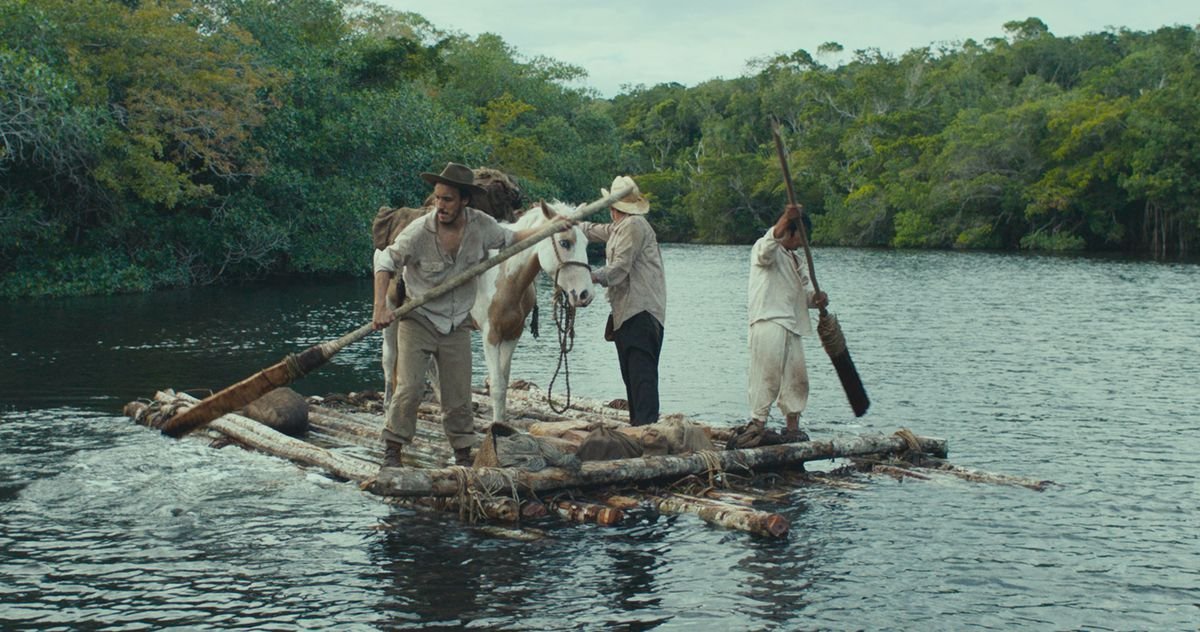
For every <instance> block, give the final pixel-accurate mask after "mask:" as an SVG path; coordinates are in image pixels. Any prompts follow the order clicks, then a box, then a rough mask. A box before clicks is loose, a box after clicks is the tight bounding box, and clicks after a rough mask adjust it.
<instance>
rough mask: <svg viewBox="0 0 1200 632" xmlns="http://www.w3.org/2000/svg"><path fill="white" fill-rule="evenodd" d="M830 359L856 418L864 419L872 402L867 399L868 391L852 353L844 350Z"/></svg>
mask: <svg viewBox="0 0 1200 632" xmlns="http://www.w3.org/2000/svg"><path fill="white" fill-rule="evenodd" d="M829 359H830V360H832V361H833V368H834V369H835V370H836V371H837V375H838V379H839V380H841V382H842V390H843V391H845V392H846V399H847V400H849V402H850V408H851V409H852V410H853V411H854V416H855V417H862V416H863V415H865V414H867V408H868V407H870V406H871V400H870V399H868V398H867V389H865V388H863V383H862V379H860V378H859V377H858V369H856V368H854V360H852V359H850V352H849V351H845V350H843V351H842V353H840V354H838V355H831V356H829Z"/></svg>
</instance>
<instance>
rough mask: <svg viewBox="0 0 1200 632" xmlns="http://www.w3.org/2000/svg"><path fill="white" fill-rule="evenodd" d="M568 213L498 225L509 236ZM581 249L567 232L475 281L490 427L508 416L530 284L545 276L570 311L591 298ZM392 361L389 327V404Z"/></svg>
mask: <svg viewBox="0 0 1200 632" xmlns="http://www.w3.org/2000/svg"><path fill="white" fill-rule="evenodd" d="M551 207H553V208H551ZM428 210H429V209H420V210H419V211H417V210H414V211H412V212H410V213H408V215H409V216H410V217H408V218H407V219H408V221H411V220H412V219H415V218H416V217H419V216H420V215H423V214H424V212H427V211H428ZM573 210H574V208H573V207H571V206H569V205H566V204H563V203H561V202H557V201H555V202H552V203H551V204H550V206H547V205H546V204H544V203H543V204H541V205H540V206H539V207H535V208H532V209H529V210H527V211H525V212H524V213H522V214H521V216H520V218H519V219H517V221H516V222H513V223H512V224H504V223H502V225H503V226H506V227H508V228H510V229H512V230H514V231H519V230H524V229H526V228H538V227H540V226H543V225H544V224H545V223H546V222H548V221H551V220H553V219H554V214H555V213H556V212H557V213H558V214H560V215H566V214H569V213H570V212H572V211H573ZM405 211H409V209H405ZM405 223H407V222H405ZM402 229H403V226H399V227H398V228H397V230H396V234H399V230H402ZM586 248H587V237H586V236H585V235H584V234H583V231H582V230H581V229H580V228H578V227H571V228H568V229H567V230H564V231H561V232H559V233H555V234H554V235H553V236H552V237H548V238H546V239H543V240H542V241H541V242H539V243H538V244H537V245H535V246H533V247H532V248H528V249H526V250H523V251H521V252H519V253H517V254H516V255H514V256H513V257H511V258H509V259H507V260H506V261H504V262H503V263H501V264H500V265H498V266H496V267H494V268H491V269H489V270H487V271H486V272H484V273H483V274H482V275H480V278H479V280H478V282H477V283H476V293H475V305H474V307H473V308H472V309H471V318H472V319H473V320H474V321H475V324H476V325H477V326H478V327H479V331H480V333H481V334H482V338H483V356H484V359H485V360H486V362H487V368H488V384H489V393H490V395H491V399H492V420H493V421H503V420H504V417H505V415H506V413H507V409H508V382H509V378H510V372H511V370H512V358H513V352H514V350H515V349H516V347H517V341H518V340H519V339H520V338H521V333H522V331H523V330H524V328H525V321H526V320H527V319H528V317H529V313H530V312H531V311H533V308H534V306H535V304H536V299H537V297H536V294H535V292H534V289H533V282H534V280H535V279H536V278H537V275H538V273H539V272H545V273H546V274H547V275H548V276H549V277H550V278H551V279H553V280H554V285H555V288H554V291H555V293H556V295H557V300H562V301H565V302H566V304H567V305H569V306H571V307H584V306H586V305H588V304H589V303H591V302H592V299H593V298H594V297H595V294H596V291H595V287H594V286H593V285H592V274H591V267H590V266H589V265H588V262H587V252H586ZM493 254H494V253H493ZM397 299H398V296H397V295H396V294H394V293H392V292H389V293H388V309H395V308H396V307H397V305H398V304H399V303H398V300H397ZM395 361H396V326H395V325H394V324H393V325H391V326H389V327H388V328H387V329H386V330H384V336H383V374H384V378H385V380H386V386H385V393H384V397H385V400H390V399H391V395H392V393H393V391H394V389H395Z"/></svg>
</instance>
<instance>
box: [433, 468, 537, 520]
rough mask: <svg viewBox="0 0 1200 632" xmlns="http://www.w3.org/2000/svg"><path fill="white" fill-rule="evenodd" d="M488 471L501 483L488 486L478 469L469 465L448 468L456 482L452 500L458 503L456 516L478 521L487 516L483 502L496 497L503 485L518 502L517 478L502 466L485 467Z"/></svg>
mask: <svg viewBox="0 0 1200 632" xmlns="http://www.w3.org/2000/svg"><path fill="white" fill-rule="evenodd" d="M487 469H488V470H489V471H490V472H493V473H495V474H496V475H497V476H498V477H499V478H500V480H502V481H503V484H499V485H496V486H495V487H494V488H489V487H487V486H486V485H484V483H483V479H482V478H480V477H479V474H478V473H477V472H478V470H476V469H475V468H471V467H463V466H460V465H454V466H451V467H450V468H449V470H450V471H451V472H452V473H453V474H454V479H455V481H456V482H457V483H458V491H457V492H455V494H454V500H455V501H456V503H457V504H458V517H459V518H460V519H462V520H466V521H467V522H471V523H475V522H479V520H480V519H481V518H485V517H486V516H487V514H486V512H485V510H484V507H483V505H484V502H485V501H487V500H491V499H494V498H498V497H499V496H500V495H501V494H500V493H501V492H502V491H503V489H504V487H505V486H507V487H508V492H509V493H508V495H509V497H510V498H512V499H513V500H515V501H518V502H520V499H521V497H520V495H519V494H518V493H517V479H516V478H515V477H514V476H513V475H512V473H510V472H508V471H506V470H505V469H504V468H487Z"/></svg>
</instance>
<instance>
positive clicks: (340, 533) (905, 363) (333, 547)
mask: <svg viewBox="0 0 1200 632" xmlns="http://www.w3.org/2000/svg"><path fill="white" fill-rule="evenodd" d="M747 253H748V249H747V248H746V247H733V246H728V247H721V246H716V247H714V246H665V247H664V260H665V264H666V267H667V274H668V317H667V325H666V338H665V345H664V351H663V364H662V381H663V385H662V389H661V390H662V392H663V409H664V410H668V411H682V412H687V413H691V414H696V415H699V416H701V417H703V418H705V419H709V420H713V421H716V422H719V423H736V422H738V421H739V420H741V419H742V418H743V417H744V415H745V380H746V374H745V366H746V350H745V346H746V326H745V285H746V276H747V273H746V268H745V266H746V255H747ZM816 259H817V265H818V275H819V279H820V281H821V283H822V286H823V289H825V290H826V291H828V292H829V294H830V297H831V299H832V309H833V311H835V312H836V313H838V315H839V317H840V318H841V322H842V328H843V330H844V332H845V334H846V337H847V341H848V344H849V346H850V350H851V353H852V354H853V357H854V360H855V363H856V365H857V367H858V369H859V372H860V374H861V376H862V379H863V382H864V383H865V385H866V387H867V389H868V391H869V393H870V395H871V398H872V402H873V403H872V408H871V412H870V413H869V414H868V415H867V416H866V417H863V418H861V419H855V418H854V417H853V416H852V414H851V413H850V411H849V408H848V406H847V404H846V402H845V399H844V397H843V396H842V394H841V392H840V386H839V385H838V383H837V378H836V375H835V374H834V373H833V371H832V370H831V367H830V366H829V363H828V360H827V358H825V356H824V353H823V352H822V351H821V349H820V348H819V346H818V345H816V344H815V343H814V344H810V345H809V346H808V349H807V351H808V355H809V366H810V373H811V376H812V380H813V397H812V402H811V405H810V409H809V411H808V412H807V413H806V416H805V423H806V425H807V427H808V428H809V431H810V432H811V433H813V434H814V435H829V434H834V433H843V432H854V433H857V432H861V431H864V430H881V431H887V432H891V431H893V430H895V429H897V428H899V427H909V428H912V429H913V430H915V431H917V432H919V433H921V434H928V435H934V436H942V437H946V438H948V439H949V441H950V449H951V458H952V460H953V461H954V462H955V463H958V464H960V465H965V466H968V467H974V468H978V469H984V470H991V471H997V472H1004V473H1013V474H1019V475H1025V476H1030V477H1037V478H1046V479H1052V480H1055V481H1057V482H1058V483H1060V486H1059V487H1056V488H1053V489H1051V490H1049V491H1047V492H1044V493H1034V492H1030V491H1028V490H1025V489H1020V488H1011V489H1010V488H1003V487H995V486H985V485H979V484H973V483H967V482H964V481H961V480H958V479H946V478H935V479H933V480H931V481H928V482H914V481H908V482H905V483H903V484H900V483H896V482H895V481H893V480H892V479H889V478H876V479H871V480H869V481H867V480H864V481H862V482H863V483H864V485H863V486H862V487H861V488H860V489H839V488H805V489H800V490H797V491H795V492H792V493H791V494H790V495H789V496H788V497H787V498H786V500H784V501H781V502H779V503H778V505H777V506H774V507H772V509H774V510H777V511H780V512H781V513H783V514H784V515H785V516H787V517H788V518H789V519H790V520H791V521H792V524H793V529H792V533H791V536H790V537H789V539H788V540H786V541H783V542H777V541H767V540H762V539H758V538H754V537H752V536H748V535H745V534H742V533H735V532H726V531H722V530H719V529H716V528H713V527H710V526H708V525H705V524H704V523H702V522H701V521H700V520H699V519H697V518H695V517H691V516H680V517H658V516H653V515H645V514H635V515H634V516H632V517H631V519H630V520H628V521H627V523H626V524H624V525H622V526H619V527H611V528H602V527H596V526H589V525H567V524H562V523H557V522H554V521H546V522H545V523H542V524H538V525H537V526H538V527H539V528H543V529H545V530H546V531H547V537H546V538H545V539H543V540H540V541H537V542H532V543H529V542H517V541H510V540H506V539H501V538H496V537H494V536H492V535H489V534H487V533H484V532H482V531H480V530H478V529H475V528H473V527H471V526H469V525H464V524H462V523H460V522H458V521H457V520H454V519H452V518H449V517H447V516H444V515H441V514H430V513H426V512H422V511H416V510H411V509H407V508H396V507H392V506H390V505H387V504H385V503H382V502H380V501H378V500H377V499H374V498H372V497H369V496H367V495H365V494H363V493H362V492H360V491H358V489H357V488H356V487H354V486H353V485H348V484H344V483H339V482H335V481H331V480H329V479H327V478H325V477H324V476H321V475H319V474H317V473H315V472H308V471H305V470H301V469H299V468H296V467H294V466H292V465H290V464H287V463H284V462H281V461H279V460H277V459H274V458H271V457H266V456H263V455H258V454H253V453H247V452H244V451H241V450H236V449H224V450H212V449H210V448H208V447H207V446H205V445H203V444H202V443H201V442H199V441H191V440H186V441H174V440H170V439H166V438H163V437H161V436H160V435H157V434H155V433H153V432H150V431H148V430H145V429H143V428H140V427H137V426H134V425H133V424H131V423H129V422H128V421H127V420H125V419H123V418H121V417H120V416H119V409H120V406H121V405H122V404H123V403H124V402H126V401H128V400H131V399H136V398H140V397H148V396H149V395H151V394H152V392H153V391H154V390H155V389H157V388H164V387H173V388H177V389H190V390H192V392H195V393H198V394H203V392H204V389H213V388H220V387H223V386H225V385H228V384H229V383H231V382H233V381H235V380H237V379H241V378H243V377H246V376H247V375H250V374H251V373H253V372H254V371H256V370H258V369H260V368H262V367H264V366H266V365H268V364H271V363H273V362H275V361H277V360H278V359H279V358H280V357H282V356H283V355H284V354H285V353H287V352H291V351H296V350H299V349H303V348H305V347H307V346H309V345H312V344H314V343H316V342H320V341H323V340H326V339H330V338H333V337H336V336H339V335H341V334H343V333H345V332H347V331H350V330H352V329H354V328H357V327H358V326H359V325H360V324H362V323H363V322H365V321H366V319H367V318H368V317H369V296H370V285H369V283H368V282H366V281H323V282H303V283H287V284H273V285H263V286H254V287H242V288H217V289H214V288H205V289H197V290H188V291H179V292H165V293H159V294H154V295H149V296H131V297H108V298H80V299H67V300H56V301H35V302H22V303H14V304H7V305H5V306H4V307H3V309H2V310H0V358H3V359H4V360H5V362H4V363H3V364H2V365H0V446H2V448H3V449H2V450H0V576H3V577H5V581H3V582H0V627H4V628H20V627H28V628H39V629H54V628H60V629H77V628H79V627H96V626H101V625H103V626H110V627H128V628H139V627H140V628H146V627H149V628H158V627H169V626H177V627H182V628H191V627H202V626H208V627H253V628H279V629H296V628H313V627H334V626H336V627H339V628H346V629H380V628H382V629H394V628H403V627H417V628H420V627H439V628H441V627H452V628H457V627H468V626H469V627H479V628H516V627H520V628H532V629H578V628H580V627H586V628H599V627H608V626H618V627H623V628H634V629H643V628H650V627H665V628H684V627H689V626H700V627H703V628H706V629H712V628H719V629H778V628H800V629H812V628H817V629H823V628H831V629H848V628H849V629H854V628H867V629H878V628H896V627H903V628H909V629H911V628H917V627H929V628H933V629H961V628H967V627H982V628H993V629H1012V628H1015V627H1020V628H1035V629H1064V628H1071V629H1074V628H1089V629H1181V628H1189V629H1190V628H1194V627H1195V622H1196V621H1197V620H1200V589H1197V586H1200V543H1198V541H1197V538H1196V533H1197V526H1200V525H1197V522H1196V515H1197V514H1196V508H1197V506H1200V480H1198V478H1197V467H1196V465H1197V460H1196V457H1195V454H1197V452H1198V448H1200V439H1197V437H1198V436H1200V433H1198V431H1200V414H1197V412H1196V411H1197V410H1200V389H1197V388H1196V383H1195V376H1196V375H1197V374H1200V360H1198V357H1200V356H1198V354H1197V353H1196V350H1197V349H1200V333H1198V331H1197V327H1196V323H1197V315H1198V314H1200V309H1197V308H1198V306H1200V281H1198V279H1200V276H1197V273H1196V268H1195V267H1194V266H1189V265H1182V264H1154V263H1146V262H1137V261H1114V260H1104V259H1075V258H1056V257H1024V256H1013V255H995V254H985V253H953V252H934V253H924V252H912V253H908V252H881V251H867V250H836V249H823V250H820V251H818V252H817V253H816ZM540 291H541V293H542V305H543V308H545V309H548V307H549V301H548V300H547V298H546V296H545V295H546V292H547V288H546V287H545V286H544V284H543V285H542V287H541V288H540ZM544 315H545V314H544ZM605 315H606V310H605V308H604V305H603V303H599V302H598V303H596V304H594V305H593V307H592V308H590V309H587V310H584V311H581V312H580V313H579V315H578V319H577V323H578V336H577V339H576V344H575V351H574V352H573V355H572V357H571V363H570V366H571V373H570V379H571V385H572V391H573V392H574V393H576V394H581V395H586V396H589V397H596V398H601V399H610V398H615V397H620V396H622V394H623V390H624V389H623V387H622V385H621V381H620V376H619V373H618V371H617V369H616V358H615V352H614V351H613V350H612V347H611V345H610V344H608V343H605V342H603V340H602V339H601V331H602V326H603V320H604V317H605ZM544 322H545V323H546V324H548V323H549V322H550V321H548V320H545V321H544ZM546 324H544V325H543V327H542V330H543V335H542V336H541V337H540V338H539V339H537V340H534V339H532V338H530V337H528V336H526V339H525V340H523V342H522V347H521V349H519V350H518V352H517V356H516V358H515V361H514V369H513V373H514V375H516V376H519V377H523V378H526V379H530V380H532V381H533V382H535V383H537V384H541V385H543V386H544V385H545V384H547V383H548V382H549V381H550V377H551V375H552V374H553V370H554V366H555V364H556V361H557V356H556V350H557V341H556V340H555V339H554V335H553V331H552V330H551V329H550V328H548V327H547V326H546ZM377 344H378V341H377V339H371V340H370V341H364V342H361V343H358V344H356V345H354V346H352V347H351V348H350V349H347V350H345V351H343V352H342V353H341V354H339V355H338V356H337V357H336V358H334V360H333V361H332V362H331V363H330V364H329V365H327V366H325V367H322V368H321V369H320V370H319V371H317V372H316V373H314V374H313V375H310V376H308V377H306V378H304V379H303V380H302V381H301V382H299V383H297V384H296V385H295V387H296V388H297V390H300V391H301V392H303V393H306V394H322V393H326V392H331V391H347V390H356V389H362V388H378V387H379V382H380V378H379V370H378V366H377V357H376V353H377ZM480 362H481V360H480ZM482 375H483V370H482V365H481V364H478V365H477V366H476V380H477V381H481V380H482ZM562 379H563V376H560V377H559V382H558V384H562Z"/></svg>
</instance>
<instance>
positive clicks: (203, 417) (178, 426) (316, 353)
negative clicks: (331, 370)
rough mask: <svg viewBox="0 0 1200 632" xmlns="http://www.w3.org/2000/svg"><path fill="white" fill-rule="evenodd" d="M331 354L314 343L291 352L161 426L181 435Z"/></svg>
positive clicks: (165, 431) (304, 371)
mask: <svg viewBox="0 0 1200 632" xmlns="http://www.w3.org/2000/svg"><path fill="white" fill-rule="evenodd" d="M330 355H332V354H331V353H329V352H328V351H326V350H324V349H322V348H321V345H313V346H312V347H309V348H308V349H306V350H305V351H304V352H303V353H300V354H298V355H289V356H287V357H285V358H284V359H282V360H280V361H279V362H276V363H275V364H273V365H271V366H269V367H267V368H265V369H263V370H261V371H259V372H258V373H255V374H254V375H251V376H250V377H248V378H246V379H244V380H242V381H241V382H238V383H237V384H234V385H233V386H229V387H226V388H225V389H223V390H221V391H218V392H216V393H214V394H212V395H209V396H208V397H205V398H204V399H203V400H202V401H201V402H200V403H199V404H196V405H195V406H193V407H191V408H189V409H187V410H185V411H184V412H182V413H180V414H178V415H175V416H174V417H172V418H170V419H168V420H167V422H166V423H164V424H163V425H162V427H161V428H160V430H162V432H163V434H165V435H168V436H171V437H182V436H183V435H185V434H187V433H189V432H191V431H193V430H195V429H196V428H199V427H200V426H203V425H204V424H206V423H208V422H210V421H212V420H214V419H216V418H217V417H220V416H221V415H224V414H226V413H231V412H233V411H235V410H238V409H239V408H242V407H243V406H246V405H247V404H249V403H250V402H252V401H254V400H256V399H258V398H260V397H262V396H263V395H266V394H267V393H268V392H270V391H272V390H274V389H276V388H279V387H280V386H287V385H288V384H291V383H292V382H294V381H296V380H298V379H300V378H302V377H304V376H305V375H308V372H309V371H312V370H313V369H315V368H317V367H319V366H321V365H322V364H324V363H325V362H326V361H327V360H328V359H329V356H330Z"/></svg>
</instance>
